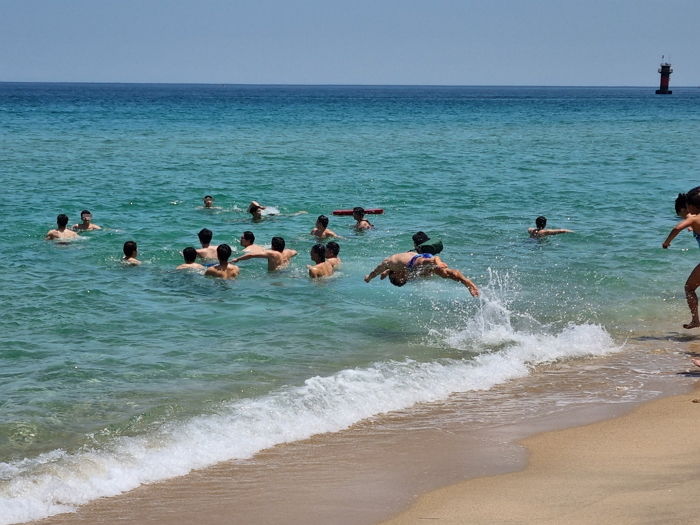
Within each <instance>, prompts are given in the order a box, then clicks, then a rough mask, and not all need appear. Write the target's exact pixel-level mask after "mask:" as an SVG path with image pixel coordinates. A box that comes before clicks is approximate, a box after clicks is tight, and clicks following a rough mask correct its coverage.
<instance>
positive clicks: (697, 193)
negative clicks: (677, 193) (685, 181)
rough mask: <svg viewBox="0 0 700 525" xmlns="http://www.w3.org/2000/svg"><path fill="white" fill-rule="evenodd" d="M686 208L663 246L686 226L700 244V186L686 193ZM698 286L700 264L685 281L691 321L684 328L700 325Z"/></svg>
mask: <svg viewBox="0 0 700 525" xmlns="http://www.w3.org/2000/svg"><path fill="white" fill-rule="evenodd" d="M686 209H687V213H686V217H685V219H683V220H682V221H681V222H679V223H678V224H676V226H674V228H673V229H672V230H671V233H669V234H668V237H666V240H665V241H664V242H663V244H662V245H661V247H662V248H664V249H667V248H668V247H669V246H671V241H673V239H675V238H676V236H677V235H678V234H679V233H680V232H682V231H683V230H685V229H686V228H691V229H692V230H693V236H694V237H695V240H696V241H698V246H700V215H697V214H698V213H700V186H698V187H696V188H693V189H692V190H690V191H689V192H688V193H687V194H686ZM698 286H700V264H698V265H697V266H696V267H695V268H693V271H692V272H690V275H689V276H688V279H687V280H686V282H685V299H686V301H687V302H688V308H689V309H690V322H689V323H686V324H684V325H683V328H686V329H691V328H697V327H699V326H700V317H698V295H697V292H696V290H697V288H698Z"/></svg>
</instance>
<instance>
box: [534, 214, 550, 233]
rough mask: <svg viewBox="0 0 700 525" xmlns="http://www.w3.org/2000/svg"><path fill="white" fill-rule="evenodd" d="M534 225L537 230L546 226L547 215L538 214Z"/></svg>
mask: <svg viewBox="0 0 700 525" xmlns="http://www.w3.org/2000/svg"><path fill="white" fill-rule="evenodd" d="M535 226H537V229H538V230H541V229H543V228H544V227H545V226H547V217H545V216H543V215H540V216H539V217H537V218H536V219H535Z"/></svg>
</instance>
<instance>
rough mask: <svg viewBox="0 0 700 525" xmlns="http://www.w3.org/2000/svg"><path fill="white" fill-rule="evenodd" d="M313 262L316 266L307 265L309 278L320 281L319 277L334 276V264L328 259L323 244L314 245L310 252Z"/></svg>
mask: <svg viewBox="0 0 700 525" xmlns="http://www.w3.org/2000/svg"><path fill="white" fill-rule="evenodd" d="M310 256H311V260H312V261H313V262H315V263H316V264H314V265H313V266H312V265H307V266H306V267H307V268H308V269H309V277H311V278H312V279H318V278H319V277H329V276H331V275H333V270H334V267H333V264H331V262H330V261H328V260H327V259H326V247H325V246H324V245H323V244H314V245H313V246H312V247H311V252H310Z"/></svg>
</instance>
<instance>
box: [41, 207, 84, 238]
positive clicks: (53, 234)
mask: <svg viewBox="0 0 700 525" xmlns="http://www.w3.org/2000/svg"><path fill="white" fill-rule="evenodd" d="M67 225H68V215H66V214H64V213H61V214H60V215H59V216H58V217H56V229H54V230H49V231H48V232H46V236H45V237H44V239H46V240H47V241H67V240H69V239H76V238H77V237H78V234H77V233H75V232H74V231H72V230H69V229H68V228H66V226H67Z"/></svg>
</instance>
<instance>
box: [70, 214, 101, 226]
mask: <svg viewBox="0 0 700 525" xmlns="http://www.w3.org/2000/svg"><path fill="white" fill-rule="evenodd" d="M80 220H81V221H83V222H82V223H80V224H74V225H73V230H74V231H90V230H101V229H102V228H101V227H99V226H98V225H97V224H93V223H92V222H91V221H92V213H90V212H89V211H88V210H83V211H81V212H80Z"/></svg>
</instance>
